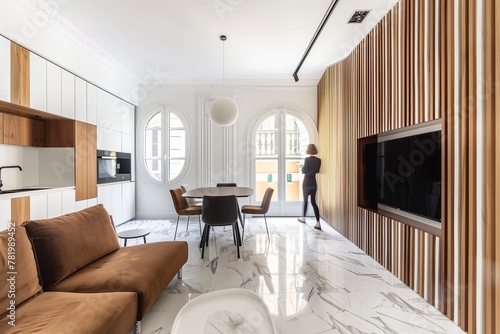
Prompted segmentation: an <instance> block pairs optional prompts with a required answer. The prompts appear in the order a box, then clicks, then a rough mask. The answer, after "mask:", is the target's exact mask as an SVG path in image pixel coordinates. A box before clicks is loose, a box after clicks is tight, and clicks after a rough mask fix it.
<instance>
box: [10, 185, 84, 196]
mask: <svg viewBox="0 0 500 334" xmlns="http://www.w3.org/2000/svg"><path fill="white" fill-rule="evenodd" d="M21 189H23V190H22V191H19V192H13V193H9V192H8V191H11V190H14V189H3V191H6V192H7V193H3V192H2V193H0V199H8V198H17V197H26V196H32V195H40V194H45V193H52V192H61V191H66V190H74V189H75V186H69V187H54V188H51V187H40V186H33V187H25V188H21Z"/></svg>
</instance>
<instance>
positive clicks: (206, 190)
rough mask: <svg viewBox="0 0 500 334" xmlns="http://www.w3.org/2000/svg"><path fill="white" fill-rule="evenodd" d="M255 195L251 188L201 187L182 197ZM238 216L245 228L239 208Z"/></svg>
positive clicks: (187, 192) (189, 191)
mask: <svg viewBox="0 0 500 334" xmlns="http://www.w3.org/2000/svg"><path fill="white" fill-rule="evenodd" d="M252 194H253V189H252V188H249V187H199V188H193V189H191V190H188V191H186V192H185V193H183V194H182V197H186V198H203V196H230V195H234V196H236V197H250V196H252ZM238 216H239V218H240V224H241V226H243V224H244V222H243V218H242V217H241V211H240V209H239V207H238Z"/></svg>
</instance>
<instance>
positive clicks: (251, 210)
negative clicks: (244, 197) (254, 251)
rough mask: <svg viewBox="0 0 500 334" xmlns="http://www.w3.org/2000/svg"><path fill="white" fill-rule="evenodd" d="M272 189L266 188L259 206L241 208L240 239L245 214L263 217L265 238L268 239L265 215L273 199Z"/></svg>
mask: <svg viewBox="0 0 500 334" xmlns="http://www.w3.org/2000/svg"><path fill="white" fill-rule="evenodd" d="M273 192H274V189H273V188H267V189H266V192H265V193H264V197H263V198H262V203H261V204H260V205H251V204H246V205H243V206H242V207H241V212H242V213H243V232H242V238H243V237H244V236H245V221H246V214H251V215H264V221H265V223H266V230H267V238H268V239H269V228H268V227H267V218H266V213H267V211H268V210H269V205H270V204H271V199H272V198H273Z"/></svg>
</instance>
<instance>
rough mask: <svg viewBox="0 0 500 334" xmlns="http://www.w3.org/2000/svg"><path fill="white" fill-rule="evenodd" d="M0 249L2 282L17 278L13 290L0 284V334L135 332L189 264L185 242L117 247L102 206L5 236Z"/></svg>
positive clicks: (27, 224)
mask: <svg viewBox="0 0 500 334" xmlns="http://www.w3.org/2000/svg"><path fill="white" fill-rule="evenodd" d="M12 233H15V238H14V239H15V247H14V250H15V271H12V270H11V269H10V268H9V265H10V263H9V262H8V256H9V255H10V253H9V241H12V237H11V240H9V236H10V235H12ZM9 234H10V235H9ZM11 245H12V243H11ZM0 247H1V248H0V254H1V256H2V257H1V259H0V261H1V262H0V270H1V272H0V280H1V281H2V282H8V279H9V278H10V276H13V277H15V288H14V286H9V284H6V285H5V284H2V285H0V312H2V313H1V314H2V318H1V319H0V333H34V332H40V333H42V332H43V333H45V332H47V333H48V332H50V333H127V332H128V331H129V330H130V329H131V328H132V327H133V326H134V323H135V327H134V330H135V332H140V321H141V319H142V317H143V316H144V315H145V314H146V312H147V311H148V310H149V308H150V307H151V306H152V305H153V303H154V302H155V301H156V299H157V298H158V297H159V295H160V294H161V292H162V291H163V290H164V289H165V287H166V286H167V285H168V283H169V282H170V281H171V280H172V279H173V278H174V277H175V275H176V274H178V275H179V278H180V274H181V269H182V266H183V265H184V264H185V263H186V262H187V258H188V247H187V243H186V242H184V241H166V242H154V243H149V244H141V245H136V246H131V247H120V244H119V242H118V238H117V236H116V231H115V229H114V226H113V223H112V220H111V218H110V216H109V214H108V213H107V211H106V210H105V209H104V207H103V206H102V205H96V206H93V207H91V208H88V209H85V210H82V211H79V212H75V213H71V214H67V215H64V216H60V217H56V218H51V219H44V220H35V221H29V222H24V223H23V224H22V226H18V227H16V228H15V229H12V231H9V230H5V231H2V232H0ZM10 250H11V251H12V250H13V249H10ZM11 253H12V252H11ZM11 272H15V273H16V274H10V273H11ZM9 289H11V290H15V298H11V297H12V295H10V294H9ZM13 300H14V302H15V311H14V312H12V310H9V306H10V304H11V303H12V302H13ZM5 311H7V312H5ZM12 314H13V315H14V316H15V327H14V326H12ZM9 322H11V323H10V324H9Z"/></svg>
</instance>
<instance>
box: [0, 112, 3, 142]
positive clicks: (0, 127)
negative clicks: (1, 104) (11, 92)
mask: <svg viewBox="0 0 500 334" xmlns="http://www.w3.org/2000/svg"><path fill="white" fill-rule="evenodd" d="M0 144H3V114H2V113H0Z"/></svg>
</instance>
